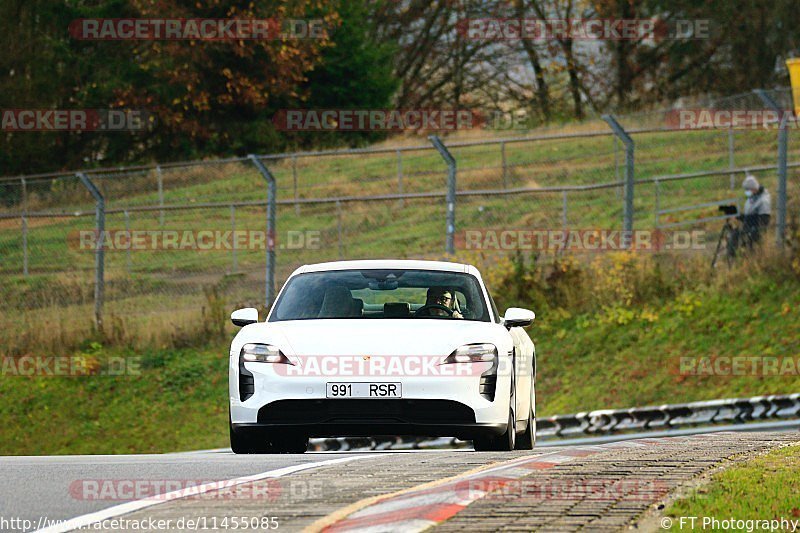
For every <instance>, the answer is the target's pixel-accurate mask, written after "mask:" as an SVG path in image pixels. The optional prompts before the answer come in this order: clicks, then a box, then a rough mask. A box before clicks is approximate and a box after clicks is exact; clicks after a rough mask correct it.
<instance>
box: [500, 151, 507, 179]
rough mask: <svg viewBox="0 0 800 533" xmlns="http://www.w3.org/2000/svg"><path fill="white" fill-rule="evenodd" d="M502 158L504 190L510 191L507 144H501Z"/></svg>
mask: <svg viewBox="0 0 800 533" xmlns="http://www.w3.org/2000/svg"><path fill="white" fill-rule="evenodd" d="M500 157H501V158H502V162H503V188H504V189H508V159H507V158H506V143H505V142H501V143H500Z"/></svg>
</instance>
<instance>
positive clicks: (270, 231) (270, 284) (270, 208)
mask: <svg viewBox="0 0 800 533" xmlns="http://www.w3.org/2000/svg"><path fill="white" fill-rule="evenodd" d="M247 157H248V158H249V159H250V160H251V161H252V162H253V165H255V167H256V169H258V171H259V172H260V173H261V176H262V177H263V178H264V179H265V180H266V182H267V272H266V277H265V281H264V284H265V288H264V298H265V300H266V304H265V306H266V308H267V309H269V308H270V306H271V305H272V302H273V301H274V299H275V219H276V210H277V198H276V196H275V195H276V193H277V189H278V187H277V185H276V184H275V176H273V175H272V172H270V171H269V169H268V168H267V167H266V166H265V165H264V163H263V162H262V161H261V160H260V159H259V158H258V157H256V156H255V155H253V154H250V155H248V156H247Z"/></svg>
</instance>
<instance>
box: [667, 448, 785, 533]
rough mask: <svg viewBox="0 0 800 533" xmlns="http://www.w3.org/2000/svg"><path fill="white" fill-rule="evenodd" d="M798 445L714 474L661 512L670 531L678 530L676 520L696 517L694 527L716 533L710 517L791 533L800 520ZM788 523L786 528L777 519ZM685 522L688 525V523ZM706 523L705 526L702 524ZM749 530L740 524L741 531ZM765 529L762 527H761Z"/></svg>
mask: <svg viewBox="0 0 800 533" xmlns="http://www.w3.org/2000/svg"><path fill="white" fill-rule="evenodd" d="M798 471H800V446H787V447H784V448H779V449H777V450H773V451H771V452H769V453H767V454H765V455H761V456H759V457H756V458H754V459H751V460H749V461H746V462H744V463H741V464H737V465H734V466H732V467H730V468H727V469H725V470H723V471H722V472H721V473H719V474H716V475H714V476H713V478H712V479H711V481H710V483H708V484H707V485H704V486H701V487H700V488H699V489H697V490H696V491H695V492H694V493H693V494H691V495H690V496H688V497H686V498H684V499H681V500H678V501H677V502H675V503H673V504H672V505H671V506H670V507H669V508H668V509H667V510H666V512H665V513H664V514H665V516H669V517H671V518H673V519H674V520H673V524H674V526H673V527H672V530H673V531H678V530H680V527H679V524H678V523H677V521H676V520H675V519H677V518H678V517H681V516H683V517H688V516H695V517H697V522H696V523H697V528H698V529H705V530H714V531H719V530H721V529H722V525H723V524H722V523H720V525H719V526H718V527H714V524H713V522H711V519H712V518H716V519H717V520H719V521H720V522H722V521H723V520H730V519H733V520H744V521H751V522H750V523H751V524H752V521H754V520H757V521H773V520H776V521H778V522H777V523H778V530H780V531H792V526H791V523H792V522H794V523H795V524H797V523H798V522H799V521H800V501H798V499H797V495H798V494H799V493H800V476H798V475H797V473H798ZM781 519H784V520H787V521H789V527H788V528H786V527H784V526H781V525H780V520H781ZM687 523H688V522H687ZM704 523H705V524H706V525H705V527H701V526H703V524H704ZM748 527H753V526H748V525H747V522H745V523H744V524H743V528H744V529H743V530H746V528H748ZM761 529H764V528H761Z"/></svg>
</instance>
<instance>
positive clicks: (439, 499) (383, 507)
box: [310, 439, 674, 533]
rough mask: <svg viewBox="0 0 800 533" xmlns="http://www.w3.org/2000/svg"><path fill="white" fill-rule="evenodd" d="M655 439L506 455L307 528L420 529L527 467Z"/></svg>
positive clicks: (379, 532)
mask: <svg viewBox="0 0 800 533" xmlns="http://www.w3.org/2000/svg"><path fill="white" fill-rule="evenodd" d="M670 440H671V439H670ZM673 442H674V441H673ZM658 444H659V442H658V441H657V440H652V439H642V440H636V441H623V442H614V443H609V444H601V445H597V446H580V447H575V448H567V449H564V450H559V451H555V452H549V453H543V454H541V455H537V456H534V457H521V458H519V459H512V460H511V461H507V462H504V463H501V464H499V465H496V466H493V467H489V468H486V469H483V470H479V471H477V472H473V473H467V474H462V475H459V476H455V477H453V478H448V479H445V480H442V481H441V482H433V483H428V484H426V485H422V486H420V487H416V488H412V489H410V490H405V491H400V492H398V493H394V494H389V495H387V496H384V497H381V498H377V499H374V500H371V501H369V500H368V501H365V505H363V506H362V507H361V508H359V509H358V510H356V511H354V512H351V513H349V514H347V515H345V516H343V517H342V518H340V519H338V520H334V521H333V522H332V523H331V522H329V523H324V519H323V521H321V522H322V523H317V524H314V525H312V526H311V528H310V529H311V530H312V531H314V530H317V531H319V530H321V531H325V532H331V533H333V532H336V533H339V532H351V531H352V532H356V531H357V532H359V533H384V532H386V533H388V532H395V531H402V532H415V531H423V530H425V529H427V528H429V527H431V526H434V525H436V524H439V523H441V522H444V521H445V520H447V519H449V518H451V517H452V516H454V515H456V514H457V513H459V512H460V511H462V510H463V509H465V508H466V507H467V506H468V505H469V504H471V503H473V502H475V501H477V500H479V499H481V498H483V497H485V496H486V495H487V494H489V493H490V492H492V491H495V490H498V489H502V487H503V486H504V485H507V484H510V483H515V482H517V481H518V480H520V479H521V478H524V477H526V476H528V475H530V474H531V473H532V472H533V471H536V470H544V469H548V468H553V467H555V466H556V465H560V464H564V463H568V462H570V461H574V460H576V459H580V458H584V457H588V456H591V455H594V454H597V453H602V452H604V451H606V450H612V449H619V448H644V447H648V446H653V445H658ZM332 516H335V515H332ZM329 518H330V517H329ZM314 526H317V527H314Z"/></svg>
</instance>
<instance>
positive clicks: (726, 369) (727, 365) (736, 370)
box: [679, 355, 800, 377]
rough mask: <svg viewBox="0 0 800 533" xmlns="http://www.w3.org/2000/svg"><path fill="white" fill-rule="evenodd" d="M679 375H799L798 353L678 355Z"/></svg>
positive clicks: (799, 357)
mask: <svg viewBox="0 0 800 533" xmlns="http://www.w3.org/2000/svg"><path fill="white" fill-rule="evenodd" d="M679 374H680V375H681V376H717V377H728V376H731V377H732V376H759V377H765V376H800V355H795V356H779V355H761V356H753V355H737V356H726V355H721V356H701V357H687V356H682V357H680V361H679Z"/></svg>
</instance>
